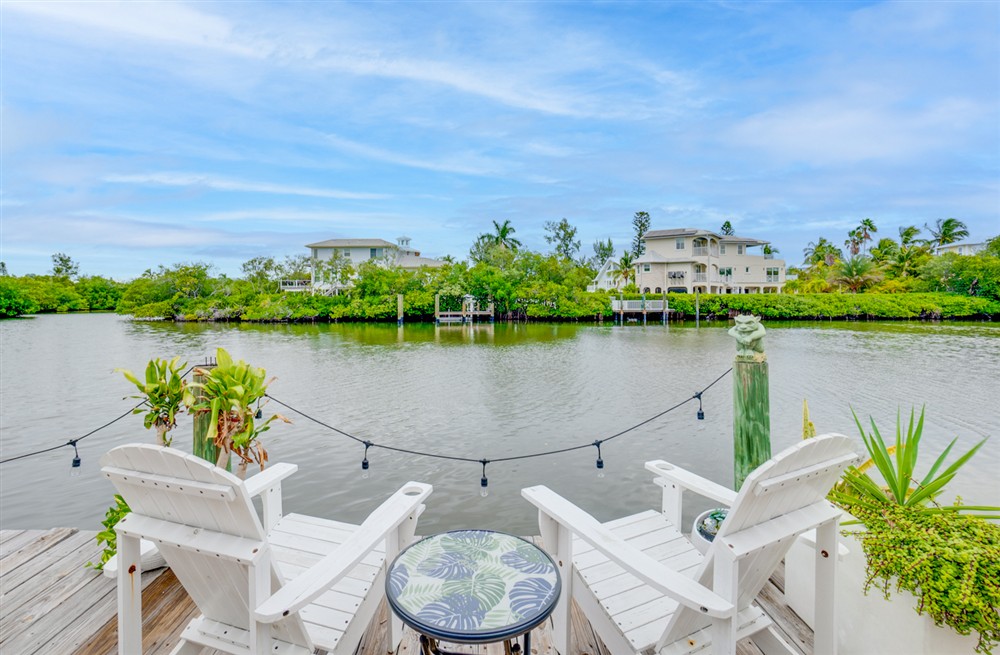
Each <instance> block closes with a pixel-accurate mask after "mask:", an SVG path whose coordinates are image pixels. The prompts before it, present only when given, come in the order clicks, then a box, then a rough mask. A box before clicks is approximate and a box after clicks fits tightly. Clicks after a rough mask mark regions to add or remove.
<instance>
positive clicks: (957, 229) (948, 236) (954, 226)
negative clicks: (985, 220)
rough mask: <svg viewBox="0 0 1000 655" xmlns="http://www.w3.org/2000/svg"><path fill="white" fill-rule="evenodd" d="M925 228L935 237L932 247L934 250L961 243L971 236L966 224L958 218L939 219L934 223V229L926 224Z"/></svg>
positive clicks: (932, 240)
mask: <svg viewBox="0 0 1000 655" xmlns="http://www.w3.org/2000/svg"><path fill="white" fill-rule="evenodd" d="M924 227H925V228H927V231H928V232H930V233H931V236H932V237H933V238H932V239H931V245H932V246H934V248H939V247H941V246H946V245H948V244H949V243H955V242H956V241H961V240H962V239H965V238H968V236H969V230H968V228H967V227H966V225H965V223H963V222H962V221H960V220H958V219H957V218H943V219H942V218H939V219H937V221H936V222H935V223H934V227H930V226H928V225H927V224H926V223H924Z"/></svg>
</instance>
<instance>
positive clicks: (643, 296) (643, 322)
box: [642, 291, 646, 327]
mask: <svg viewBox="0 0 1000 655" xmlns="http://www.w3.org/2000/svg"><path fill="white" fill-rule="evenodd" d="M642 327H646V292H645V291H643V292H642Z"/></svg>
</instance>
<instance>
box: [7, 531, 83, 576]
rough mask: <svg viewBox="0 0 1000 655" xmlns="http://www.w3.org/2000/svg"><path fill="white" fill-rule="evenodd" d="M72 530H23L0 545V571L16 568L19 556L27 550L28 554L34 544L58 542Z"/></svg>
mask: <svg viewBox="0 0 1000 655" xmlns="http://www.w3.org/2000/svg"><path fill="white" fill-rule="evenodd" d="M73 531H74V530H73V528H55V529H54V530H24V531H22V532H20V534H16V535H14V536H13V537H11V538H10V539H8V540H7V541H5V542H3V544H0V571H8V570H13V569H14V568H16V567H17V565H18V563H19V559H20V557H19V556H20V554H21V553H22V552H23V551H25V550H27V551H28V553H29V554H30V553H31V552H32V549H33V548H34V545H35V544H36V543H39V542H40V543H45V542H46V541H52V540H58V539H60V538H62V537H63V536H65V535H66V534H68V533H71V532H73Z"/></svg>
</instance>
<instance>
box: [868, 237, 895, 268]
mask: <svg viewBox="0 0 1000 655" xmlns="http://www.w3.org/2000/svg"><path fill="white" fill-rule="evenodd" d="M898 252H899V244H898V243H896V242H895V241H893V240H892V239H890V238H889V237H883V238H881V239H879V241H878V244H877V245H875V246H872V247H871V248H870V249H869V250H868V255H869V256H870V257H871V258H872V260H873V261H874V262H875V263H877V264H883V263H885V262H887V261H889V260H890V259H892V258H893V257H895V256H896V253H898Z"/></svg>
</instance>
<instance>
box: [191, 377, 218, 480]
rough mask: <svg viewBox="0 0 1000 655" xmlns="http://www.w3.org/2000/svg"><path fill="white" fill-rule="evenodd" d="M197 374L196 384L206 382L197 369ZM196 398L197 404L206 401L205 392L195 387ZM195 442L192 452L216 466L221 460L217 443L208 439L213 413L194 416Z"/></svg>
mask: <svg viewBox="0 0 1000 655" xmlns="http://www.w3.org/2000/svg"><path fill="white" fill-rule="evenodd" d="M199 368H200V369H208V368H211V365H205V366H201V367H199ZM195 371H196V372H195V374H194V377H193V380H194V382H195V384H201V383H203V382H204V381H205V376H204V375H202V374H201V373H198V372H197V371H198V369H195ZM195 397H196V398H197V402H198V403H201V402H202V401H203V400H204V399H205V392H204V390H203V389H201V388H200V387H195ZM192 423H193V424H194V430H193V435H192V437H193V442H192V445H191V452H192V453H194V454H195V455H197V456H198V457H201V458H202V459H204V460H205V461H208V462H211V463H212V464H215V462H216V460H218V459H219V451H218V449H217V448H216V446H215V442H214V441H212V440H211V439H209V438H208V430H209V428H210V427H211V426H212V413H211V412H197V413H195V414H194V417H193V421H192Z"/></svg>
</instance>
